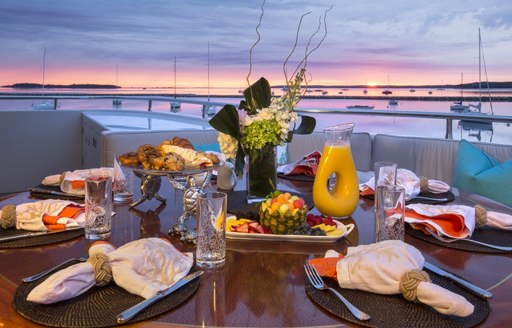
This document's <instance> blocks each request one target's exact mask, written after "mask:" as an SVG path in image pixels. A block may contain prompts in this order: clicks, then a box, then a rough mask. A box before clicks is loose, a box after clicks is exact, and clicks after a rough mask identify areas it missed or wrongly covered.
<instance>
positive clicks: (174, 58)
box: [174, 56, 176, 98]
mask: <svg viewBox="0 0 512 328" xmlns="http://www.w3.org/2000/svg"><path fill="white" fill-rule="evenodd" d="M174 98H176V56H174Z"/></svg>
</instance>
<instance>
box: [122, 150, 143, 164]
mask: <svg viewBox="0 0 512 328" xmlns="http://www.w3.org/2000/svg"><path fill="white" fill-rule="evenodd" d="M118 160H119V163H120V164H121V165H123V166H139V165H140V162H139V158H138V154H137V153H136V152H134V151H131V152H128V153H124V154H122V155H120V156H119V158H118Z"/></svg>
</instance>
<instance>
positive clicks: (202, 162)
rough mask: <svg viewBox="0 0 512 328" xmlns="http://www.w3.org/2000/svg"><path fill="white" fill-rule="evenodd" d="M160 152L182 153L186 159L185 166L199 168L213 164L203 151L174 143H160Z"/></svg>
mask: <svg viewBox="0 0 512 328" xmlns="http://www.w3.org/2000/svg"><path fill="white" fill-rule="evenodd" d="M159 149H160V153H164V154H167V153H175V154H178V155H181V157H183V158H184V159H185V168H189V169H190V168H198V167H205V166H212V165H213V163H212V161H211V160H210V159H209V158H208V157H206V156H204V155H202V154H201V153H199V152H197V151H195V150H194V149H189V148H182V147H179V146H174V145H166V144H164V145H162V144H161V145H160V146H159Z"/></svg>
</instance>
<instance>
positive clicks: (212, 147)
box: [194, 143, 220, 153]
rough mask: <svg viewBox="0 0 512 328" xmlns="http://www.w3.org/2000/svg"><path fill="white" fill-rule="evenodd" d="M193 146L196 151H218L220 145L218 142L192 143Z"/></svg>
mask: <svg viewBox="0 0 512 328" xmlns="http://www.w3.org/2000/svg"><path fill="white" fill-rule="evenodd" d="M194 148H195V149H196V150H197V151H216V152H218V153H220V146H219V144H218V143H211V144H194Z"/></svg>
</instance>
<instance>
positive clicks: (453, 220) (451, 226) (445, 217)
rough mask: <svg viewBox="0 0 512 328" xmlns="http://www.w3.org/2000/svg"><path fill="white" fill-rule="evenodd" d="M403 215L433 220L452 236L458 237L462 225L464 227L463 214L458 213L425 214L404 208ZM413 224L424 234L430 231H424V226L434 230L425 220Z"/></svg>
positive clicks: (462, 229) (461, 231)
mask: <svg viewBox="0 0 512 328" xmlns="http://www.w3.org/2000/svg"><path fill="white" fill-rule="evenodd" d="M405 216H406V217H411V218H414V219H418V220H430V221H434V222H435V223H437V224H438V225H439V226H440V227H441V228H442V229H443V231H444V232H445V233H446V234H450V235H452V236H456V237H458V236H461V235H462V233H463V232H464V227H465V223H464V216H462V215H459V214H455V213H444V214H440V215H434V216H426V215H422V214H419V213H416V212H415V211H413V210H410V209H406V210H405ZM414 226H415V228H419V229H420V230H422V231H423V232H425V233H426V234H430V233H429V232H428V231H426V229H425V227H428V228H430V229H432V230H434V231H435V230H436V229H435V228H434V227H433V226H431V225H430V224H428V223H426V222H425V223H423V224H418V223H415V224H414Z"/></svg>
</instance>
